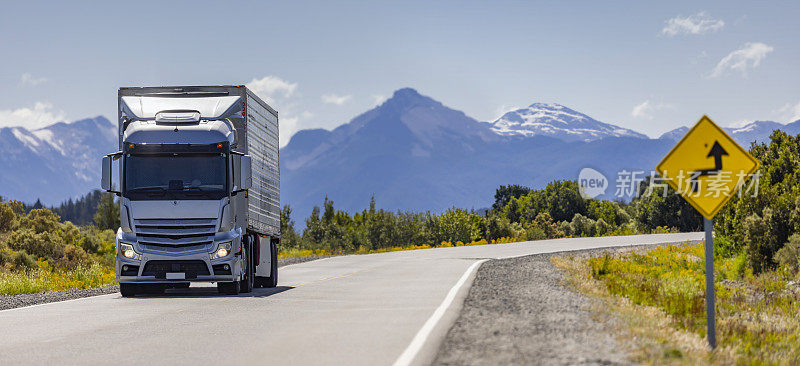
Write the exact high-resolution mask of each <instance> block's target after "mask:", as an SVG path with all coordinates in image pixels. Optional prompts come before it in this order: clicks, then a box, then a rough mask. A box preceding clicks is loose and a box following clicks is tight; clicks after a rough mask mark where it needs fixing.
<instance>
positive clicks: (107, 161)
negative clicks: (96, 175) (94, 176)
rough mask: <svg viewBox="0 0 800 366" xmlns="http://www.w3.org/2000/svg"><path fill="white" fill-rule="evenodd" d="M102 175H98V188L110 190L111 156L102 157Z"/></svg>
mask: <svg viewBox="0 0 800 366" xmlns="http://www.w3.org/2000/svg"><path fill="white" fill-rule="evenodd" d="M102 174H103V175H102V176H101V177H100V188H102V189H103V190H105V191H110V190H111V156H104V157H103V173H102Z"/></svg>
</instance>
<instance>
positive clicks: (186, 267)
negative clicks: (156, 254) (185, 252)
mask: <svg viewBox="0 0 800 366" xmlns="http://www.w3.org/2000/svg"><path fill="white" fill-rule="evenodd" d="M167 272H169V273H181V272H182V273H185V274H186V278H197V276H198V275H200V276H208V275H209V274H210V272H209V271H208V266H206V263H205V262H203V261H149V262H147V263H145V265H144V270H143V271H142V276H155V277H156V278H165V277H166V273H167Z"/></svg>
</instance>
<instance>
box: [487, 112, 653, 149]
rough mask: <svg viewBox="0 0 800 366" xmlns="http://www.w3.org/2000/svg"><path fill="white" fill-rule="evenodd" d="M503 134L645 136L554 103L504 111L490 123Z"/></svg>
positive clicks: (572, 138)
mask: <svg viewBox="0 0 800 366" xmlns="http://www.w3.org/2000/svg"><path fill="white" fill-rule="evenodd" d="M490 125H491V127H492V130H493V131H494V132H495V133H497V134H500V135H503V136H526V137H530V136H549V137H554V138H557V139H560V140H564V141H594V140H599V139H602V138H606V137H635V138H643V139H646V138H647V136H645V135H643V134H641V133H638V132H636V131H633V130H629V129H627V128H622V127H619V126H615V125H612V124H608V123H603V122H600V121H598V120H596V119H594V118H592V117H589V116H587V115H585V114H583V113H580V112H577V111H575V110H573V109H570V108H567V107H565V106H563V105H561V104H555V103H534V104H531V105H530V106H528V107H527V108H521V109H517V110H515V111H511V112H508V113H506V114H504V115H503V116H502V117H500V118H499V119H497V120H496V121H494V122H491V123H490Z"/></svg>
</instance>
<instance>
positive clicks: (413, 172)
mask: <svg viewBox="0 0 800 366" xmlns="http://www.w3.org/2000/svg"><path fill="white" fill-rule="evenodd" d="M534 107H536V108H542V109H544V107H543V106H541V105H534ZM550 109H551V111H548V113H549V114H551V115H552V116H558V117H559V118H561V119H562V120H564V121H568V122H569V123H570V126H567V125H566V123H564V124H563V125H561V126H558V127H559V128H560V130H561V131H562V132H563V134H556V135H555V136H553V135H542V134H535V133H529V134H524V135H523V134H519V135H513V134H512V135H509V134H503V133H498V132H497V131H495V130H493V127H494V126H492V125H489V124H487V123H481V122H478V121H476V120H475V119H473V118H470V117H468V116H466V115H465V114H464V113H462V112H460V111H457V110H453V109H451V108H448V107H447V106H444V105H442V103H440V102H438V101H436V100H434V99H432V98H430V97H427V96H424V95H421V94H419V93H418V92H417V91H415V90H413V89H409V88H406V89H400V90H398V91H397V92H395V93H394V95H393V96H392V98H390V99H389V100H387V101H386V102H384V103H383V104H382V105H380V106H378V107H376V108H374V109H372V110H369V111H367V112H365V113H363V114H361V115H359V116H357V117H356V118H354V119H353V120H351V121H350V122H349V123H346V124H344V125H342V126H340V127H338V128H336V129H334V130H332V131H327V130H320V129H315V130H305V131H300V132H298V133H297V134H295V135H294V136H293V137H292V138H291V140H290V141H289V143H288V144H287V145H286V146H285V147H284V148H283V149H281V151H280V160H281V203H282V204H289V205H291V206H292V207H293V209H294V212H295V219H299V220H298V225H301V226H302V225H303V223H302V222H301V221H300V220H302V218H305V217H307V216H308V214H309V213H310V212H311V209H312V207H313V206H315V205H321V204H322V202H323V200H324V198H325V197H328V198H329V199H331V200H333V201H334V202H335V204H336V207H337V208H340V209H344V210H348V211H356V210H361V209H363V208H365V207H366V206H367V205H368V203H369V199H370V196H372V195H374V197H375V200H376V202H377V203H378V205H379V206H380V207H383V208H387V209H390V210H396V209H400V210H412V211H426V210H433V211H441V210H444V209H447V208H449V207H452V206H454V205H455V206H458V207H467V208H469V207H474V208H481V207H487V206H489V205H491V200H492V197H493V195H494V191H495V189H496V188H497V187H498V186H500V185H501V184H523V185H527V186H531V187H542V186H544V185H545V184H547V183H548V182H550V181H552V180H555V179H576V177H577V175H578V172H579V171H580V170H581V169H582V168H584V167H593V168H595V169H597V170H599V171H601V172H604V173H607V174H608V177H613V178H612V179H614V178H615V177H616V175H615V174H616V172H618V171H620V170H621V169H627V170H631V169H639V170H645V171H649V170H651V169H652V167H653V166H655V164H656V163H657V162H658V159H659V158H660V157H662V156H663V155H664V154H666V152H667V151H668V150H669V147H670V144H671V143H670V142H668V141H664V140H654V139H647V138H638V137H644V136H643V135H640V134H636V133H635V132H632V131H628V130H624V129H619V128H617V127H614V126H611V125H606V124H603V123H600V122H597V121H594V120H592V119H590V118H588V117H583V118H581V117H582V115H580V114H579V113H577V112H574V111H571V110H569V109H567V108H566V107H561V108H558V107H555V106H553V107H550ZM567 115H571V116H573V117H572V118H568V117H567ZM551 122H552V123H553V124H555V123H560V122H555V121H551ZM573 127H574V128H576V129H579V130H580V131H578V132H576V133H571V132H567V131H571V128H573ZM575 136H579V137H578V138H577V140H579V141H575V140H576V138H575ZM617 136H622V137H617ZM603 137H605V138H603ZM631 137H634V138H631ZM565 140H566V141H565ZM584 140H591V141H589V142H585V141H584ZM608 193H609V195H611V194H613V193H614V192H613V191H610V192H608ZM609 198H610V196H609Z"/></svg>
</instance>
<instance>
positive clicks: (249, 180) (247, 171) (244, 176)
mask: <svg viewBox="0 0 800 366" xmlns="http://www.w3.org/2000/svg"><path fill="white" fill-rule="evenodd" d="M252 173H253V171H252V159H251V158H250V155H244V156H242V162H241V168H240V169H239V174H241V175H240V177H239V183H240V184H241V186H240V187H241V188H240V189H242V190H246V189H250V187H251V186H252V185H253V176H252Z"/></svg>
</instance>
